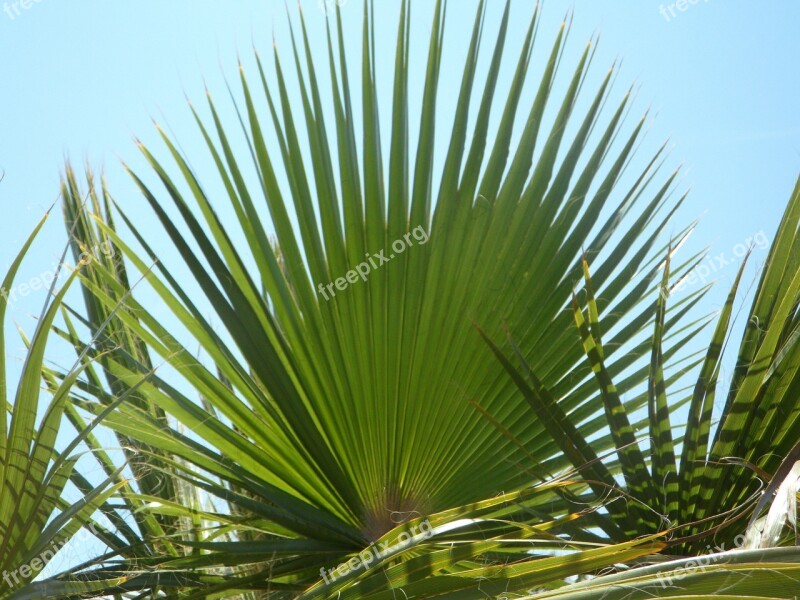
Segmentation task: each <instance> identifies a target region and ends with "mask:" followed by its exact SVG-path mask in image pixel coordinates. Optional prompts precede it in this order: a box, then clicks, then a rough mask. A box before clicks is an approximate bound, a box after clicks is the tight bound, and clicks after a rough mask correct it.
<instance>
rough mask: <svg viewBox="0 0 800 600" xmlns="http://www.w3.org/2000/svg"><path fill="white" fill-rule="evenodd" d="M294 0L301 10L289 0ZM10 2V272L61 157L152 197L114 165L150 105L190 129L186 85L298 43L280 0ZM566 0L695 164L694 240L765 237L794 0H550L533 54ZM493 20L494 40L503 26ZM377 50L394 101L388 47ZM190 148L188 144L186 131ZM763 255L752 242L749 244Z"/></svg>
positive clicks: (798, 131) (2, 26)
mask: <svg viewBox="0 0 800 600" xmlns="http://www.w3.org/2000/svg"><path fill="white" fill-rule="evenodd" d="M328 1H329V2H330V0H328ZM339 2H340V3H343V6H342V15H343V19H344V23H345V28H346V31H345V35H346V36H347V44H348V46H349V47H351V48H352V50H353V52H354V53H353V58H352V59H351V60H356V57H357V56H358V55H359V45H360V38H359V35H358V31H359V28H360V24H361V14H362V8H361V6H362V5H361V1H360V0H345V1H344V2H342V0H339ZM289 4H290V5H292V6H291V8H290V11H291V12H294V10H295V9H294V6H293V2H289ZM375 4H376V5H377V6H376V14H377V20H378V23H379V31H380V33H381V34H379V35H378V36H377V39H378V43H379V45H380V46H381V47H382V48H383V53H382V54H381V55H380V56H381V59H380V60H381V61H385V60H387V59H388V58H389V54H388V52H391V49H392V47H393V44H394V31H395V27H396V18H397V13H398V10H399V4H400V3H399V0H375ZM502 4H503V3H502V2H500V1H499V0H489V24H490V25H491V24H496V23H497V21H498V19H499V16H500V13H501V10H502ZM0 5H2V7H1V8H2V9H3V10H2V12H0V81H2V83H3V86H2V92H0V142H1V144H0V169H2V170H3V171H4V172H5V179H4V181H3V182H2V183H0V205H1V206H2V208H1V209H0V210H1V211H2V212H0V271H1V272H5V270H6V268H7V266H8V265H9V263H10V261H11V260H12V258H13V256H14V255H15V254H16V252H17V250H18V247H19V245H20V244H21V243H22V241H23V240H24V239H25V237H26V236H27V235H28V233H29V231H30V230H31V229H32V228H33V227H34V225H35V223H36V222H37V221H38V220H39V218H40V217H41V216H42V215H43V213H44V211H45V210H46V209H47V208H48V207H49V206H50V205H51V204H52V203H53V202H54V201H56V199H57V194H58V181H59V176H60V171H61V168H62V165H63V161H64V159H65V158H66V157H70V158H71V159H72V160H73V161H74V162H75V163H77V166H80V164H81V163H83V162H84V161H87V160H88V161H90V162H91V164H92V165H93V166H94V167H95V168H97V169H100V168H104V169H105V171H106V174H107V177H108V180H109V182H110V185H111V188H112V190H114V191H116V196H117V199H118V200H119V201H120V202H121V203H122V204H123V205H124V206H125V207H127V208H128V210H129V211H130V212H131V213H132V214H134V215H136V216H137V217H138V215H137V210H138V207H142V208H144V206H143V202H142V201H141V199H140V198H139V197H138V196H137V195H136V194H134V193H133V191H132V188H131V184H130V182H129V181H128V179H127V178H126V176H125V175H124V174H123V173H122V171H121V169H120V167H119V159H120V158H122V159H125V160H126V161H130V162H133V163H134V164H139V163H137V162H136V161H137V150H136V148H135V145H134V143H133V142H132V138H133V136H134V135H136V136H139V137H141V138H142V139H144V140H145V141H146V142H154V141H155V135H154V133H153V128H152V125H151V118H155V119H157V120H158V121H159V122H162V123H165V124H166V125H168V126H169V127H170V128H171V130H172V133H173V134H174V136H175V137H176V138H177V139H178V140H182V139H183V140H194V139H196V138H195V135H196V132H195V130H194V129H193V126H192V124H191V119H190V114H189V111H188V109H187V107H186V104H185V99H184V95H186V96H188V97H189V98H190V99H192V100H193V101H194V102H195V103H196V104H201V103H202V100H203V82H204V81H205V82H206V83H207V84H208V87H209V88H210V89H211V91H212V93H214V95H215V97H216V98H217V100H218V101H223V100H225V99H226V97H227V91H226V87H225V83H224V81H225V79H224V78H225V77H227V78H228V79H230V80H235V78H236V76H237V70H236V62H237V54H241V55H242V59H243V62H244V63H245V66H246V67H248V66H249V67H250V68H251V69H252V66H253V61H252V55H251V52H250V49H251V46H252V45H253V44H254V45H255V46H256V48H258V49H259V50H260V51H261V53H262V55H265V56H268V55H269V53H270V52H271V42H272V36H273V33H274V35H275V38H276V40H277V44H278V47H279V49H280V48H285V49H286V50H287V51H288V43H289V37H288V32H287V28H286V14H285V8H284V2H283V0H235V1H231V0H228V1H224V2H223V1H219V0H217V1H213V0H170V1H169V2H164V1H163V0H161V1H156V0H137V1H136V2H131V1H128V2H119V1H117V2H108V1H107V0H105V1H101V0H71V1H69V2H67V1H64V0H17V1H15V2H5V3H4V2H3V0H0ZM476 5H477V0H451V1H450V3H449V10H448V23H447V32H448V33H447V38H446V40H447V41H446V43H447V44H448V45H447V46H446V50H445V68H444V69H443V71H442V82H441V86H442V90H443V91H444V92H445V93H446V92H447V91H448V90H455V89H457V88H458V86H459V84H460V77H461V75H462V71H461V69H460V68H458V65H459V62H460V61H461V60H462V56H463V54H462V52H463V48H464V45H465V43H466V38H467V36H468V32H469V31H470V28H471V26H472V21H473V18H474V14H475V7H476ZM532 5H533V1H532V0H513V1H512V6H513V10H514V15H515V18H514V19H513V20H512V30H511V32H510V34H509V39H510V40H513V41H514V44H515V45H516V44H518V43H519V41H520V40H521V39H522V36H523V34H524V29H525V27H526V26H527V23H528V17H529V15H530V10H531V6H532ZM303 6H304V7H305V14H306V16H307V19H308V23H309V26H310V28H311V30H312V40H318V41H319V42H320V43H319V45H318V48H316V49H317V50H319V51H320V52H324V50H325V47H324V45H323V44H322V42H323V41H324V38H323V37H322V32H323V28H322V27H323V23H324V19H323V12H322V11H321V10H320V8H319V3H318V1H317V0H303ZM412 7H413V11H412V28H413V29H414V32H415V33H414V35H415V36H416V37H415V39H416V40H417V42H418V43H416V44H415V46H414V51H413V52H414V54H413V55H412V64H424V63H423V62H422V56H423V53H424V52H425V50H426V49H425V41H424V40H425V36H427V33H428V31H429V28H430V15H431V8H432V2H431V1H430V0H412ZM681 9H683V10H681ZM569 11H573V12H574V19H573V22H572V28H571V34H570V41H569V51H568V53H567V57H566V63H569V62H571V60H570V59H571V58H573V57H574V56H575V55H576V53H578V52H580V51H581V50H582V48H583V46H584V44H585V42H586V41H587V40H588V39H589V38H591V37H592V36H596V35H599V37H600V41H599V47H598V51H597V54H596V56H595V62H594V67H593V71H592V72H593V77H594V79H593V81H596V80H597V79H598V78H600V77H602V75H603V74H604V73H605V72H606V70H607V68H608V67H609V66H611V65H612V64H613V63H614V61H615V60H617V59H620V60H621V61H622V65H621V69H620V71H619V75H618V78H617V83H616V87H615V90H614V92H615V93H614V95H613V96H612V99H613V100H614V101H615V102H616V101H617V100H618V99H619V98H620V97H621V95H622V94H623V93H624V91H625V90H626V89H627V88H628V86H629V85H630V84H632V83H635V84H636V87H635V89H636V91H637V97H636V102H635V105H634V109H633V114H632V118H636V117H638V116H639V115H640V114H642V113H643V112H644V111H645V110H647V109H648V108H651V109H652V110H651V115H652V116H653V118H652V119H651V121H650V125H649V132H648V137H647V143H646V145H645V148H654V147H656V146H658V145H660V144H661V143H662V142H664V141H665V140H667V139H670V140H671V147H672V148H673V149H672V153H671V156H670V159H669V162H671V163H672V164H673V165H674V166H677V165H679V164H681V163H682V164H684V165H685V173H684V176H683V179H682V182H681V186H682V188H691V190H692V191H691V194H690V196H689V199H688V201H687V203H686V205H685V206H684V208H683V209H682V211H681V212H680V214H679V216H678V219H677V220H676V226H675V229H676V230H677V229H678V226H679V225H682V224H685V223H688V222H689V221H691V220H692V219H694V218H696V217H702V220H701V224H700V226H699V228H698V230H697V232H696V237H695V239H694V240H693V241H692V247H693V248H695V249H696V248H699V247H701V246H704V245H708V246H710V247H711V252H712V255H719V254H720V253H724V254H725V256H726V257H727V259H728V260H731V261H732V259H733V258H734V256H735V249H736V248H737V244H743V243H746V242H747V241H748V240H751V241H757V240H761V239H764V236H766V238H767V239H769V240H771V238H772V235H773V233H774V231H775V228H776V226H777V223H778V220H779V218H780V215H781V213H782V211H783V208H784V206H785V204H786V201H787V199H788V196H789V193H790V192H791V189H792V187H793V185H794V182H795V179H796V177H797V175H798V172H800V110H798V107H800V85H799V84H798V68H797V60H798V58H800V36H798V35H797V24H798V23H800V3H798V2H796V1H794V0H775V1H774V2H769V3H767V2H761V3H756V2H752V1H750V2H746V1H744V0H699V1H697V2H694V3H692V2H690V1H689V0H682V1H681V2H674V3H673V2H660V1H659V0H580V1H569V2H568V1H565V0H546V1H545V2H544V10H543V17H542V21H541V24H540V29H539V36H540V37H539V40H538V41H537V44H538V45H537V49H536V50H535V57H536V58H535V59H534V60H537V61H539V64H540V61H541V59H542V58H543V57H544V56H545V54H546V52H547V51H548V50H549V46H550V44H551V43H552V40H553V39H554V36H555V34H556V33H557V31H558V26H559V24H560V22H561V20H562V19H563V18H564V15H565V14H567V13H568V12H569ZM488 30H489V31H490V32H491V33H489V34H488V35H487V38H486V40H487V42H486V43H487V44H488V43H491V40H492V39H493V36H494V33H493V31H494V30H493V29H492V28H491V27H489V29H488ZM514 51H515V50H512V52H514ZM287 53H288V52H287ZM287 53H284V56H285V57H286V54H287ZM512 55H513V54H509V56H512ZM320 56H322V55H320ZM566 63H565V64H566ZM382 64H384V65H386V68H385V69H381V70H380V73H379V76H380V77H381V79H380V80H379V84H380V85H381V86H382V96H381V97H382V99H383V107H382V113H383V116H384V117H385V116H386V115H387V114H388V112H389V108H390V102H389V90H390V84H391V69H390V68H389V67H390V64H391V63H390V62H382ZM448 65H450V66H449V68H448ZM509 66H510V63H509ZM422 71H423V67H422V66H421V67H420V68H419V69H418V70H416V71H415V75H417V76H418V77H421V76H422ZM251 73H252V71H251ZM508 75H509V73H508V72H506V73H505V76H506V77H508ZM562 75H567V73H566V72H564V73H562ZM589 89H591V86H590V87H589ZM415 90H417V91H418V90H419V85H416V86H415V87H413V88H412V93H413V92H414V91H415ZM416 102H419V99H418V98H417V99H416ZM629 124H630V123H629ZM232 126H236V124H235V123H233V125H232ZM445 126H446V123H445ZM184 148H185V149H186V150H187V151H189V152H190V154H191V151H192V148H191V146H189V147H186V146H184ZM639 158H640V159H641V160H643V159H644V158H645V157H644V156H640V157H639ZM60 218H61V217H60V214H59V213H58V211H56V214H54V215H53V218H52V219H51V222H50V223H49V224H48V225H47V228H46V232H45V234H44V235H42V236H41V237H40V238H39V240H38V241H37V242H36V245H35V249H34V251H33V252H32V253H31V254H30V256H29V258H28V260H27V261H26V263H25V265H24V268H23V273H22V274H21V275H20V278H19V281H20V282H24V281H30V280H32V279H33V278H35V277H37V275H39V274H41V273H44V272H46V271H48V270H50V269H51V267H52V265H53V263H54V262H55V260H56V259H57V256H58V255H59V254H60V251H61V249H62V246H63V243H64V241H65V235H64V233H63V226H62V224H61V222H60ZM147 218H148V217H146V216H144V215H142V216H141V219H147ZM761 232H763V233H761ZM759 234H760V235H761V237H759V238H756V236H757V235H759ZM765 257H766V252H765V251H764V250H762V249H760V248H756V252H755V254H754V260H755V261H756V262H758V261H761V260H763V259H764V258H765ZM735 271H736V268H735V266H729V267H727V268H726V269H724V270H723V271H722V272H721V273H720V285H719V286H718V288H717V290H716V291H715V292H714V293H712V294H711V295H710V296H709V297H708V298H707V300H706V303H705V306H706V308H707V309H708V310H709V311H710V310H713V309H714V308H715V306H717V305H718V303H719V301H720V298H722V297H724V293H725V288H726V287H727V286H728V284H729V283H730V281H731V280H732V278H733V277H734V276H735ZM43 300H44V292H42V291H34V292H31V293H30V294H29V295H28V296H27V297H25V298H20V299H19V300H18V301H17V302H16V303H15V305H14V306H13V307H12V311H11V315H10V316H11V318H13V319H14V320H16V321H17V322H19V323H21V324H22V325H23V326H24V327H25V328H26V329H27V330H30V328H31V324H32V323H33V320H32V318H31V315H33V314H38V312H39V309H40V307H41V303H42V301H43ZM9 337H11V338H12V339H11V340H10V341H9V350H10V351H12V353H14V354H15V356H18V357H19V356H22V343H21V342H19V343H16V342H15V340H13V336H9Z"/></svg>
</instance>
